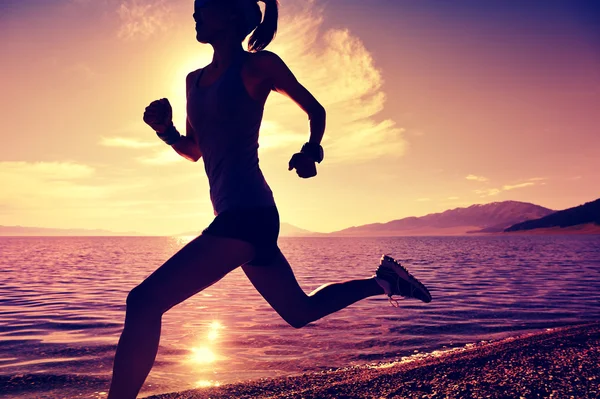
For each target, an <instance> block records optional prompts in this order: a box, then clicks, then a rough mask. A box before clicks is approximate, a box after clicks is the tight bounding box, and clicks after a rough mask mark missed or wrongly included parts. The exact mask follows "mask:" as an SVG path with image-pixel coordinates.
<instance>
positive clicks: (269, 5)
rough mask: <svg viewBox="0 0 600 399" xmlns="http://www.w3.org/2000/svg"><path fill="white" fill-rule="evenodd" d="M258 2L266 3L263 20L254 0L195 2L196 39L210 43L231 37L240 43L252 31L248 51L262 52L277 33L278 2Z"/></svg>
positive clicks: (201, 0) (275, 0)
mask: <svg viewBox="0 0 600 399" xmlns="http://www.w3.org/2000/svg"><path fill="white" fill-rule="evenodd" d="M260 1H262V2H264V3H265V15H264V18H263V16H262V11H261V9H260V7H259V5H258V3H257V1H256V0H195V1H194V15H193V17H194V20H195V21H196V38H197V39H198V41H200V42H202V43H212V42H213V41H214V40H215V39H217V38H221V37H223V36H225V35H232V36H233V37H234V38H235V39H236V40H239V41H240V42H241V41H243V40H244V39H245V38H246V36H248V35H249V34H250V32H252V31H254V33H253V34H252V36H251V37H250V39H249V41H248V50H250V51H253V52H256V51H260V50H263V49H264V48H265V47H267V45H268V44H269V43H270V42H271V41H272V40H273V38H274V37H275V34H276V33H277V19H278V14H279V2H278V0H260ZM261 21H262V22H261Z"/></svg>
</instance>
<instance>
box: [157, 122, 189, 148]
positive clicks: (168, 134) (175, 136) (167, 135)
mask: <svg viewBox="0 0 600 399" xmlns="http://www.w3.org/2000/svg"><path fill="white" fill-rule="evenodd" d="M156 135H157V136H158V137H159V138H160V139H161V140H162V141H164V142H165V143H167V144H168V145H173V144H175V143H176V142H178V141H179V140H180V139H181V138H182V137H183V136H182V135H181V134H180V133H179V132H178V131H177V129H176V128H175V125H174V124H173V123H171V125H170V126H169V127H168V128H167V130H165V132H164V133H162V134H161V133H158V132H156Z"/></svg>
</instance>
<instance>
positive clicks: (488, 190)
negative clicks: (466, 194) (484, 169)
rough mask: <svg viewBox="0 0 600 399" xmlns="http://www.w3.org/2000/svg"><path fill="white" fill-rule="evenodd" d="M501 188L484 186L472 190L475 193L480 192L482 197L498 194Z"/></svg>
mask: <svg viewBox="0 0 600 399" xmlns="http://www.w3.org/2000/svg"><path fill="white" fill-rule="evenodd" d="M501 191H502V190H500V189H498V188H486V189H483V190H474V192H475V193H476V194H481V196H482V197H491V196H493V195H498V194H500V192H501Z"/></svg>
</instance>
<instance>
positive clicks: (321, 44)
mask: <svg viewBox="0 0 600 399" xmlns="http://www.w3.org/2000/svg"><path fill="white" fill-rule="evenodd" d="M280 2H281V10H280V13H281V19H280V30H279V33H278V36H277V37H276V39H275V41H274V42H273V43H272V44H271V45H270V46H269V47H268V48H267V49H268V50H271V51H274V52H276V53H277V54H279V55H280V56H281V57H282V58H283V60H284V61H285V62H286V63H287V64H288V65H289V67H290V68H291V69H292V71H293V72H294V73H295V75H296V77H297V78H298V80H299V81H300V82H301V83H302V84H303V85H304V86H305V87H306V88H307V89H308V90H310V91H311V92H312V93H313V94H314V95H315V97H316V98H317V99H318V100H319V101H320V102H321V103H322V104H323V105H324V106H325V108H326V109H327V112H328V114H327V115H328V120H327V130H326V132H325V138H324V141H323V146H324V148H325V160H324V161H323V163H322V164H321V165H319V168H318V170H319V174H318V176H317V177H316V178H313V179H308V180H304V179H300V178H298V177H297V176H296V174H295V172H289V171H288V170H287V163H288V160H289V158H290V156H291V155H292V154H293V153H294V152H296V151H297V150H298V149H299V148H300V147H301V145H302V144H303V143H304V142H305V141H306V140H307V139H308V133H309V132H308V120H307V117H306V115H305V114H304V113H303V112H302V111H301V110H300V108H298V107H297V106H296V105H295V104H294V103H293V102H291V101H290V100H289V99H287V98H285V97H284V96H282V95H280V94H278V93H272V94H271V96H270V98H269V100H268V102H267V104H266V108H265V116H264V120H263V125H262V128H261V139H260V145H261V148H260V152H259V156H260V164H261V168H262V169H263V172H264V174H265V177H266V178H267V181H268V183H269V184H270V186H271V188H272V189H273V192H274V195H275V199H276V201H277V204H278V207H279V210H280V214H281V220H282V221H284V222H288V223H292V224H294V225H297V226H299V227H302V228H306V229H309V230H313V231H323V232H326V231H332V230H338V229H341V228H345V227H349V226H352V225H359V224H365V223H372V222H385V221H389V220H392V219H397V218H401V217H405V216H420V215H424V214H427V213H432V212H437V211H443V210H445V209H449V208H455V207H458V206H468V205H471V204H473V203H487V202H493V201H502V200H508V199H512V200H519V201H527V202H533V203H536V204H539V205H543V206H547V207H550V208H553V209H564V208H567V207H571V206H575V205H578V204H581V203H583V202H586V201H590V200H592V199H595V198H598V197H600V189H599V188H600V184H599V183H600V179H599V177H598V170H600V156H599V155H598V154H600V129H599V127H598V126H599V119H600V117H599V111H598V110H600V37H599V35H598V30H597V28H593V26H591V25H593V24H592V23H591V22H590V20H588V19H586V12H585V10H582V9H577V8H575V7H574V6H572V5H571V6H569V5H568V3H569V2H562V4H563V5H560V4H559V2H554V3H553V2H550V3H548V4H550V5H551V6H549V5H547V4H546V3H544V5H538V6H535V5H532V4H529V5H528V6H527V7H525V8H524V7H521V6H519V5H518V2H510V1H509V2H498V1H492V0H490V2H489V3H488V2H485V4H486V6H482V5H479V6H477V5H476V4H480V3H481V2H473V1H459V2H452V6H449V5H448V4H447V3H450V2H444V3H442V2H439V1H431V2H408V1H407V2H401V1H399V2H390V1H386V0H372V1H369V2H364V1H356V0H329V1H327V2H325V1H305V2H292V1H289V0H288V1H286V0H280ZM24 3H27V4H24ZM532 3H533V2H532ZM261 4H262V3H261ZM538 4H539V3H538ZM192 12H193V1H192V0H171V1H166V0H103V1H92V0H60V1H57V0H47V1H41V0H38V1H29V2H20V1H16V0H8V1H7V2H4V3H3V5H1V6H0V37H2V39H1V41H0V50H1V54H2V55H3V56H2V63H0V72H1V76H2V89H3V90H2V91H3V93H2V94H3V95H2V98H1V100H0V101H1V103H0V109H1V110H2V118H1V120H2V125H3V126H2V129H1V130H2V133H1V134H2V137H3V139H4V140H3V142H4V145H2V146H0V185H1V186H2V190H1V191H0V225H22V226H40V227H57V228H100V229H108V230H113V231H117V232H118V231H139V232H143V233H149V234H161V235H162V234H164V235H167V234H175V233H180V232H184V231H190V230H191V231H194V230H195V231H200V230H202V229H203V228H204V227H206V225H208V223H210V221H211V220H212V218H213V217H214V216H213V213H212V207H211V205H210V202H209V196H208V183H207V179H206V176H205V174H204V169H203V164H202V161H199V162H198V163H192V162H189V161H187V160H185V159H183V158H181V157H180V156H179V155H177V154H176V153H175V151H173V150H172V149H171V148H170V147H168V146H166V145H165V144H164V143H162V142H161V141H160V140H159V139H158V138H157V137H156V134H155V133H154V132H153V131H152V129H151V128H150V127H148V126H147V125H146V124H145V123H144V122H143V120H142V115H143V112H144V108H145V107H146V106H147V105H148V104H149V103H150V102H152V101H154V100H155V99H159V98H163V97H167V98H168V99H169V101H170V102H171V104H172V105H173V107H174V122H175V125H176V126H177V127H178V128H179V130H180V131H181V132H184V127H185V124H184V121H185V117H186V115H185V76H186V74H187V73H188V72H190V71H192V70H195V69H197V68H200V67H202V66H204V65H206V64H208V63H209V62H210V60H211V57H212V48H211V47H210V46H208V45H203V44H200V43H198V42H196V41H195V32H194V21H193V19H192ZM592 22H593V21H592Z"/></svg>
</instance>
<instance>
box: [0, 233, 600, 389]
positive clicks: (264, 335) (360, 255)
mask: <svg viewBox="0 0 600 399" xmlns="http://www.w3.org/2000/svg"><path fill="white" fill-rule="evenodd" d="M192 238H193V237H188V238H186V239H181V238H171V237H0V273H1V274H0V392H3V395H2V397H5V398H13V397H19V398H46V397H47V398H58V397H61V398H62V397H86V398H93V397H106V392H107V390H108V386H109V378H110V374H111V370H112V361H113V356H114V351H115V349H116V344H117V341H118V338H119V335H120V333H121V331H122V328H123V321H124V317H125V299H126V296H127V294H128V292H129V290H131V289H132V288H133V287H135V286H136V285H137V284H139V283H140V282H141V281H142V280H143V279H144V278H145V277H146V276H148V275H149V274H150V273H152V272H153V271H154V270H155V269H156V268H158V267H159V266H160V265H161V264H162V263H164V262H165V261H166V260H167V259H168V258H169V257H170V256H172V255H173V254H174V253H175V252H176V251H177V250H178V249H179V248H181V247H182V246H183V245H185V243H187V241H189V240H191V239H192ZM279 243H280V247H281V249H282V251H283V253H284V254H285V255H286V257H287V258H288V260H289V261H290V263H291V265H292V267H293V268H294V271H295V273H296V276H297V279H298V281H299V283H300V285H301V286H302V288H303V289H304V290H305V291H306V292H310V291H312V290H314V289H315V288H317V287H319V286H320V285H322V284H324V283H327V282H335V281H342V280H346V279H353V278H363V277H369V276H371V275H372V274H373V272H374V271H375V269H376V267H377V265H378V263H379V258H380V256H381V254H382V253H387V254H390V255H391V256H394V257H396V258H397V259H399V260H400V261H401V262H402V263H403V264H405V265H406V266H407V267H408V268H409V270H410V271H411V272H412V273H413V274H414V275H416V276H417V277H419V278H420V279H421V280H422V281H423V282H424V283H425V284H426V285H427V286H428V287H429V288H430V291H431V293H432V296H433V301H432V302H431V303H429V304H423V303H421V302H419V301H416V300H405V301H401V302H400V303H401V307H400V308H394V307H392V306H390V304H389V303H388V301H387V297H385V296H384V295H381V296H379V297H371V298H368V299H365V300H363V301H360V302H358V303H355V304H353V305H351V306H350V307H348V308H346V309H344V310H342V311H340V312H337V313H335V314H332V315H330V316H327V317H325V318H323V319H321V320H318V321H316V322H313V323H311V324H309V325H308V326H307V327H305V328H302V329H294V328H292V327H290V326H288V325H287V324H286V323H285V322H284V321H283V320H281V319H280V318H279V316H278V315H277V314H276V313H275V312H274V311H273V310H272V309H271V308H270V307H269V305H268V304H267V303H266V302H265V300H264V299H263V298H262V297H261V296H260V295H259V294H258V293H257V292H256V291H255V290H254V288H253V287H252V285H251V284H250V283H249V282H248V281H247V279H246V277H245V275H244V274H243V273H242V271H241V270H240V269H237V270H235V271H234V272H232V273H231V274H229V275H228V276H227V277H225V278H224V279H223V280H221V281H219V282H218V283H217V284H215V285H213V286H212V287H210V288H208V289H206V290H205V291H203V292H200V293H199V294H197V295H196V296H193V297H191V298H190V299H188V300H187V301H185V302H183V303H181V304H179V305H177V306H176V307H174V308H172V309H171V310H170V311H169V312H167V313H166V314H165V315H164V316H163V323H162V337H161V342H160V348H159V352H158V355H157V359H156V362H155V364H154V368H153V369H152V371H151V373H150V375H149V377H148V379H147V380H146V383H145V386H144V387H143V388H142V391H141V393H140V396H148V395H150V394H156V393H165V392H173V391H181V390H184V389H191V388H196V387H201V386H210V385H215V384H225V383H230V382H236V381H241V380H247V379H255V378H260V377H273V376H281V375H291V374H297V373H301V372H304V371H318V370H324V369H329V368H334V367H343V366H349V365H360V364H366V363H373V362H382V361H393V360H395V359H399V358H400V357H402V356H407V355H411V354H414V353H416V352H419V353H422V352H430V351H433V350H436V349H442V348H451V347H458V346H462V345H465V344H467V343H474V342H478V341H481V340H489V339H499V338H503V337H506V336H509V335H517V334H520V333H523V332H528V331H533V330H540V329H543V328H549V327H556V326H563V325H569V324H574V323H578V322H584V321H592V320H598V319H599V318H600V236H489V237H394V238H280V240H279Z"/></svg>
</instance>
